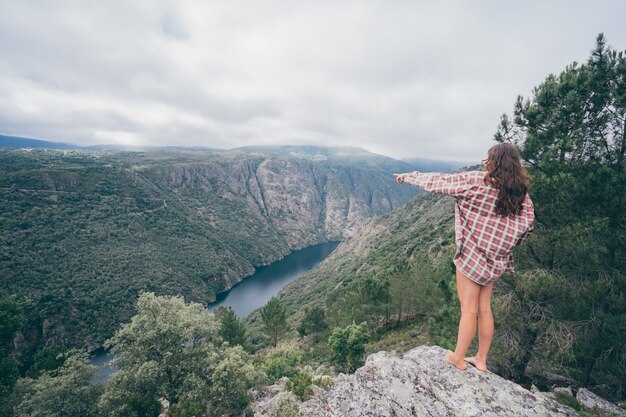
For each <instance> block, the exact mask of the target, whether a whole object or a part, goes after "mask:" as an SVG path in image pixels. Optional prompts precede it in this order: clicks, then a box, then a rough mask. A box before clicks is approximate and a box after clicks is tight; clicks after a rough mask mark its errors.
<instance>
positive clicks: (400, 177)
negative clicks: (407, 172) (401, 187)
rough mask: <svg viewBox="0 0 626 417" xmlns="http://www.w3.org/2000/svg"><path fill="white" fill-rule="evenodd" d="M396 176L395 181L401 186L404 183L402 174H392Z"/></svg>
mask: <svg viewBox="0 0 626 417" xmlns="http://www.w3.org/2000/svg"><path fill="white" fill-rule="evenodd" d="M393 175H395V176H396V181H397V183H398V184H402V183H403V182H404V174H393Z"/></svg>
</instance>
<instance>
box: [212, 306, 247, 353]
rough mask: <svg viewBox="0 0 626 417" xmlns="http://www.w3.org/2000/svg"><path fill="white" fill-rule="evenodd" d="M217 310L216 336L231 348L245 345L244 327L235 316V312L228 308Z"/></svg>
mask: <svg viewBox="0 0 626 417" xmlns="http://www.w3.org/2000/svg"><path fill="white" fill-rule="evenodd" d="M217 310H220V312H219V313H218V312H216V314H215V315H216V317H219V330H218V334H219V335H220V337H221V338H222V339H224V340H225V341H226V342H228V343H229V344H230V345H231V346H234V345H240V346H243V345H244V344H245V343H246V327H245V325H244V324H243V323H242V322H241V320H239V319H238V318H237V316H236V315H235V310H233V308H232V307H230V306H228V307H223V306H220V307H218V309H217Z"/></svg>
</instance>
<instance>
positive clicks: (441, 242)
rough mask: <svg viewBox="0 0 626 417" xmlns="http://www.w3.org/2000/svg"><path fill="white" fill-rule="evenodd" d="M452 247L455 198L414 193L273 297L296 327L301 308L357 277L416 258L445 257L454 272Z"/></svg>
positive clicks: (253, 321)
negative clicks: (424, 255)
mask: <svg viewBox="0 0 626 417" xmlns="http://www.w3.org/2000/svg"><path fill="white" fill-rule="evenodd" d="M397 187H398V188H405V187H406V188H411V187H407V186H401V185H397ZM454 248H455V243H454V199H453V198H451V197H448V196H441V195H438V194H430V193H425V194H419V195H418V196H416V197H414V198H413V199H411V200H410V201H408V202H407V203H406V204H404V205H402V206H401V207H398V208H397V209H395V210H393V211H391V212H388V213H385V214H383V215H381V216H378V217H376V218H372V219H369V220H368V221H366V222H364V223H363V225H362V226H361V227H360V228H359V229H358V230H357V231H356V233H354V234H353V235H352V236H350V237H348V238H347V239H346V240H345V241H343V242H342V243H341V244H340V245H339V246H338V247H337V249H335V251H334V252H333V253H332V254H331V255H330V256H329V257H328V258H326V259H325V260H324V261H322V262H321V263H320V264H319V265H318V267H316V268H315V269H313V270H311V271H308V272H307V273H305V274H304V275H303V276H301V277H300V278H298V279H297V280H295V281H292V282H290V283H289V284H288V285H286V286H285V287H284V288H283V289H282V290H281V291H280V293H279V294H278V296H279V297H280V299H281V301H283V302H284V303H285V305H286V306H287V307H288V308H289V309H290V311H292V312H293V314H292V315H291V316H290V320H291V322H292V324H294V327H295V324H296V323H297V322H298V321H299V320H300V319H301V318H302V315H303V311H304V308H306V307H312V306H315V305H319V306H324V303H325V301H326V297H327V296H328V295H329V294H331V293H332V292H333V291H338V292H341V288H346V287H347V286H348V285H350V283H351V282H352V281H354V280H356V279H357V278H358V277H359V276H361V275H367V274H372V275H382V276H385V275H388V274H390V273H391V272H392V271H394V270H395V269H397V268H398V267H399V266H402V265H406V264H407V263H411V262H413V261H414V257H415V256H418V255H420V254H428V255H429V256H430V258H431V259H433V260H445V259H447V258H449V260H450V271H453V269H452V268H453V265H452V263H451V260H452V255H451V254H452V253H453V252H454ZM247 322H248V324H250V325H251V326H252V327H257V326H258V325H259V322H260V321H259V315H258V311H256V312H254V313H252V314H251V315H250V316H248V318H247Z"/></svg>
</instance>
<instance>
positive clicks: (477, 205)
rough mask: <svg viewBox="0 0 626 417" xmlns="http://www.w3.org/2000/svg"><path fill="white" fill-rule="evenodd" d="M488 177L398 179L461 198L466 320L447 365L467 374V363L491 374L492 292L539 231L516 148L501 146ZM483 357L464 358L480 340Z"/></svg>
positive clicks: (460, 285) (459, 262)
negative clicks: (516, 253) (522, 247)
mask: <svg viewBox="0 0 626 417" xmlns="http://www.w3.org/2000/svg"><path fill="white" fill-rule="evenodd" d="M483 166H484V169H485V171H486V172H485V171H467V172H460V173H455V174H442V173H437V172H435V173H421V172H418V171H414V172H411V173H406V174H393V175H395V176H396V181H397V182H398V183H407V184H411V185H415V186H416V187H420V188H423V189H424V190H426V191H432V192H434V193H439V194H448V195H452V196H454V197H456V204H455V209H454V214H455V221H454V223H455V234H456V246H457V248H456V253H455V255H454V261H453V262H454V264H455V265H456V283H457V290H458V295H459V301H460V303H461V320H460V321H459V332H458V338H457V344H456V349H455V351H454V352H448V353H447V354H446V359H447V361H448V362H450V363H451V364H452V365H454V366H456V367H457V368H458V369H461V370H465V369H467V365H466V364H465V363H464V362H468V363H470V364H472V365H473V366H475V367H476V368H477V369H478V370H480V371H483V372H486V371H487V353H488V352H489V347H490V345H491V339H492V338H493V331H494V326H493V315H492V313H491V304H490V302H491V292H492V290H493V284H494V282H495V281H496V280H497V279H498V277H500V275H502V274H503V273H504V272H514V266H513V256H512V251H513V248H514V247H515V246H517V245H520V244H522V242H524V241H525V240H526V238H527V237H528V235H529V234H530V232H531V231H532V229H533V227H534V219H535V214H534V208H533V203H532V201H531V199H530V196H529V195H528V193H527V190H528V186H529V184H528V172H527V171H526V169H525V168H524V167H523V166H522V164H521V162H520V155H519V152H518V150H517V148H516V147H515V146H513V145H511V144H509V143H500V144H498V145H495V146H493V147H492V148H491V149H489V151H488V152H487V159H485V160H483ZM476 316H478V353H476V355H475V356H472V357H465V354H466V352H467V349H468V348H469V345H470V343H471V342H472V340H473V339H474V335H475V334H476Z"/></svg>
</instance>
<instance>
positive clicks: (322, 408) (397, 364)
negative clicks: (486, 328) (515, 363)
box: [252, 346, 578, 417]
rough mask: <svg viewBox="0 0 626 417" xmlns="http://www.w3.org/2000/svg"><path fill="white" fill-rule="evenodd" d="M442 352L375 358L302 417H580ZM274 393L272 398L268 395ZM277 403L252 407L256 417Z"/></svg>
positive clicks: (302, 408)
mask: <svg viewBox="0 0 626 417" xmlns="http://www.w3.org/2000/svg"><path fill="white" fill-rule="evenodd" d="M446 352H447V351H446V350H445V349H443V348H441V347H439V346H419V347H417V348H415V349H412V350H410V351H408V352H406V353H405V354H404V355H403V356H402V357H398V356H396V355H395V354H393V353H389V352H378V353H375V354H373V355H370V356H369V357H368V358H367V360H366V362H365V365H364V366H363V367H361V368H359V369H358V370H357V371H356V372H355V373H354V375H344V374H340V375H339V376H338V377H337V378H336V379H335V381H334V383H333V385H332V386H331V388H330V389H329V390H328V391H320V390H318V392H317V394H316V395H315V396H313V397H312V398H310V399H309V400H307V401H305V402H303V403H300V404H299V406H298V408H299V413H300V415H301V416H302V417H321V416H324V417H339V416H341V417H366V416H371V417H383V416H390V417H391V416H397V417H404V416H406V417H409V416H410V417H418V416H420V417H421V416H424V417H426V416H428V417H438V416H441V417H444V416H445V417H450V416H459V417H461V416H463V417H478V416H480V417H489V416H493V417H506V416H511V417H523V416H528V417H531V416H532V417H539V416H550V417H574V416H578V414H577V413H576V412H575V411H574V410H573V409H571V408H570V407H567V406H565V405H562V404H560V403H558V402H557V401H554V400H551V399H549V398H546V397H544V396H542V395H538V394H534V393H532V392H530V391H528V390H527V389H525V388H523V387H521V386H520V385H518V384H515V383H514V382H511V381H509V380H506V379H504V378H502V377H500V376H498V375H496V374H494V373H492V372H490V371H488V372H486V373H483V372H480V371H478V370H477V369H476V368H474V367H472V366H468V369H467V370H465V371H461V370H458V369H457V368H456V367H454V366H453V365H451V364H449V363H448V362H447V361H446V359H445V354H446ZM268 392H271V390H270V391H268ZM270 403H271V402H269V401H268V399H267V398H266V399H262V400H259V401H258V402H257V403H255V404H253V405H252V409H253V410H255V416H264V415H270V414H265V413H264V412H263V411H264V410H260V409H259V407H257V408H255V405H256V404H263V405H264V407H260V408H264V409H265V410H268V409H269V408H272V407H271V406H270V407H268V404H270Z"/></svg>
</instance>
